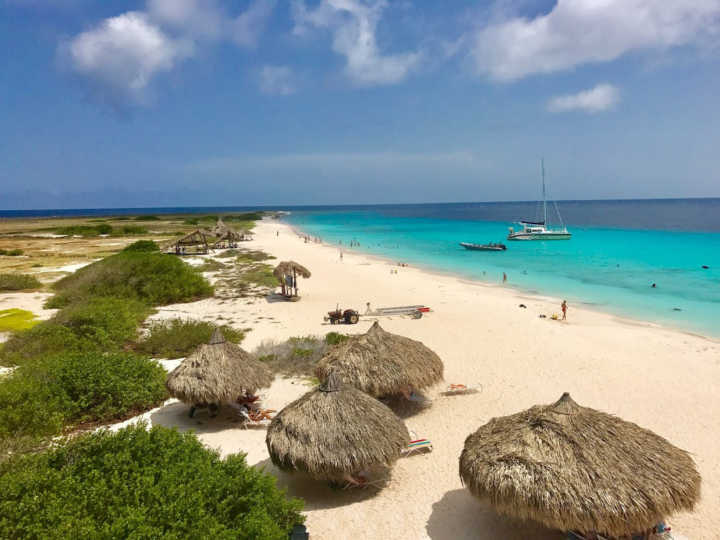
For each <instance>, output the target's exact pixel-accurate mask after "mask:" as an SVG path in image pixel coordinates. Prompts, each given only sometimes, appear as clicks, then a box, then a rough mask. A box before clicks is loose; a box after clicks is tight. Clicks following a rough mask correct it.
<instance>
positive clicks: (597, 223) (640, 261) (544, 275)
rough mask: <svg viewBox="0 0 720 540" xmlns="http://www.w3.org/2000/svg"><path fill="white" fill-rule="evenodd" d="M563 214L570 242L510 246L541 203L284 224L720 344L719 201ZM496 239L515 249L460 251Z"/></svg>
mask: <svg viewBox="0 0 720 540" xmlns="http://www.w3.org/2000/svg"><path fill="white" fill-rule="evenodd" d="M560 210H561V212H562V214H563V217H564V218H565V222H566V223H567V225H568V227H569V229H570V230H571V232H572V233H573V238H572V239H571V240H568V241H530V242H508V241H505V237H506V235H507V229H508V227H509V226H512V225H513V223H512V221H513V220H514V219H520V218H525V219H531V218H533V217H535V216H536V206H535V203H495V204H487V203H485V204H482V203H478V204H456V205H453V204H438V205H433V204H428V205H397V206H367V207H342V208H341V207H335V208H331V207H327V208H321V209H317V208H316V209H309V208H308V209H293V210H291V213H290V215H288V216H287V218H286V220H287V221H288V222H289V223H290V224H292V225H294V226H295V227H297V228H299V229H301V230H302V231H304V232H306V233H308V234H310V235H313V236H318V237H321V238H322V240H323V241H324V242H326V243H330V244H336V245H338V248H339V249H340V248H342V249H344V250H348V249H350V248H349V243H350V241H351V240H354V241H355V242H358V243H359V247H355V248H352V249H356V250H362V251H365V252H367V253H370V254H374V255H379V256H382V257H385V258H388V259H390V260H392V261H398V262H400V261H402V262H406V263H409V264H412V265H415V266H422V267H425V268H428V269H432V270H437V271H442V272H450V273H454V274H457V275H460V276H463V277H466V278H471V279H476V280H480V281H484V282H490V283H500V282H501V281H502V274H503V272H506V273H507V275H508V285H509V286H511V287H515V288H517V289H519V290H521V291H525V292H528V293H536V294H544V295H549V296H554V297H558V298H566V299H567V300H568V302H569V303H570V305H571V306H572V305H573V304H574V305H581V304H582V305H584V306H588V307H592V308H595V309H598V310H602V311H606V312H610V313H613V314H617V315H621V316H624V317H630V318H635V319H640V320H646V321H652V322H656V323H660V324H664V325H668V326H672V327H676V328H680V329H683V330H687V331H692V332H697V333H700V334H703V335H707V336H712V337H716V338H717V337H720V200H718V199H702V200H676V201H668V200H665V201H574V202H567V203H561V204H560ZM490 241H503V242H504V243H505V244H506V245H507V246H508V249H507V251H505V252H499V253H494V252H474V251H467V250H465V249H463V248H462V247H461V246H460V245H459V242H477V243H486V242H490ZM341 243H342V244H341ZM703 266H707V267H708V268H707V269H705V268H703ZM653 283H655V284H656V287H655V288H652V284H653Z"/></svg>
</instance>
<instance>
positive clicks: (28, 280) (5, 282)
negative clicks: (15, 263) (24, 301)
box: [0, 274, 42, 291]
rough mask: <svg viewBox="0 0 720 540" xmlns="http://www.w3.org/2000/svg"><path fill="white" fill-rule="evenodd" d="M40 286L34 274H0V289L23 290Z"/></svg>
mask: <svg viewBox="0 0 720 540" xmlns="http://www.w3.org/2000/svg"><path fill="white" fill-rule="evenodd" d="M40 287H42V283H40V282H39V281H38V280H37V278H36V277H35V276H29V275H27V274H0V291H24V290H28V289H39V288H40Z"/></svg>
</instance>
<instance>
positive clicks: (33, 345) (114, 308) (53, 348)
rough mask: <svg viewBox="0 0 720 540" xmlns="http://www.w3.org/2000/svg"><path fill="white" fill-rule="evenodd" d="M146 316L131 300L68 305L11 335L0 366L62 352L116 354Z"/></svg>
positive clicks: (0, 352) (146, 310)
mask: <svg viewBox="0 0 720 540" xmlns="http://www.w3.org/2000/svg"><path fill="white" fill-rule="evenodd" d="M149 312H150V308H148V307H147V306H146V305H145V304H143V303H142V302H140V301H138V300H133V299H129V300H125V299H121V298H111V297H106V298H103V297H98V298H89V299H86V300H85V301H83V302H77V303H74V304H71V305H70V306H68V307H66V308H65V309H63V310H61V311H59V312H58V313H57V314H56V315H55V317H53V318H52V319H50V320H49V321H45V322H41V323H40V324H37V325H36V326H34V327H33V328H31V329H29V330H25V331H22V332H18V333H16V334H14V335H13V336H12V337H11V338H10V339H9V340H8V341H7V343H5V345H4V347H3V348H2V350H0V364H5V365H12V364H14V365H22V364H25V363H27V362H28V361H29V360H30V359H32V358H36V357H39V356H47V355H49V354H56V353H62V352H73V351H83V350H85V351H88V350H90V351H92V350H119V349H120V348H121V347H122V346H123V345H124V344H125V343H126V342H129V341H132V340H134V338H135V332H136V328H137V327H138V325H139V324H140V323H141V322H142V321H143V320H144V319H145V317H147V315H148V314H149Z"/></svg>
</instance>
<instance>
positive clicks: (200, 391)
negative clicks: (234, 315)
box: [165, 329, 273, 406]
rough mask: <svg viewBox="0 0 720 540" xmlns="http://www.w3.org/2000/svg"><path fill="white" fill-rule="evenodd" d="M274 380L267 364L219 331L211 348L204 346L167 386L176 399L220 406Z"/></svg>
mask: <svg viewBox="0 0 720 540" xmlns="http://www.w3.org/2000/svg"><path fill="white" fill-rule="evenodd" d="M272 381H273V375H272V373H271V372H270V370H269V369H268V367H267V366H266V365H265V364H263V363H262V362H260V361H259V360H256V359H255V358H253V357H252V356H251V355H250V354H249V353H247V352H245V351H244V350H243V349H241V348H240V347H239V346H238V345H235V344H234V343H229V342H227V341H225V338H224V337H223V335H222V332H221V331H220V330H219V329H215V332H214V333H213V335H212V338H210V342H209V343H208V344H207V345H200V347H199V348H198V349H197V350H196V351H195V352H194V353H192V354H191V355H190V356H188V357H187V358H186V359H185V360H183V361H182V363H181V364H180V365H179V366H178V367H177V368H175V369H174V370H173V371H172V372H171V373H170V374H169V375H168V378H167V381H166V382H165V386H167V389H168V391H169V392H170V394H171V395H172V396H173V397H176V398H177V399H179V400H180V401H182V402H184V403H187V404H188V405H192V406H195V405H205V404H218V405H219V404H222V403H232V402H234V401H235V400H236V399H237V398H238V397H240V396H241V395H243V394H244V393H246V392H254V391H255V390H257V389H259V388H265V387H268V386H270V384H272Z"/></svg>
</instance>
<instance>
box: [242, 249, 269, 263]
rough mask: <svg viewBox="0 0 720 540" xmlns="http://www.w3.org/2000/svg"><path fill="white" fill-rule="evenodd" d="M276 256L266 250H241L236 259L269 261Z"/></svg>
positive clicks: (248, 261) (251, 261)
mask: <svg viewBox="0 0 720 540" xmlns="http://www.w3.org/2000/svg"><path fill="white" fill-rule="evenodd" d="M274 258H275V257H274V256H273V255H270V254H268V253H265V252H264V251H258V250H243V251H241V252H240V255H238V256H237V259H236V260H237V262H239V263H253V262H258V261H267V260H269V259H274Z"/></svg>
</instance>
